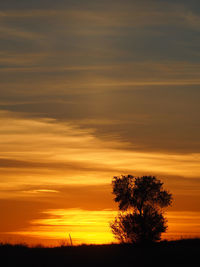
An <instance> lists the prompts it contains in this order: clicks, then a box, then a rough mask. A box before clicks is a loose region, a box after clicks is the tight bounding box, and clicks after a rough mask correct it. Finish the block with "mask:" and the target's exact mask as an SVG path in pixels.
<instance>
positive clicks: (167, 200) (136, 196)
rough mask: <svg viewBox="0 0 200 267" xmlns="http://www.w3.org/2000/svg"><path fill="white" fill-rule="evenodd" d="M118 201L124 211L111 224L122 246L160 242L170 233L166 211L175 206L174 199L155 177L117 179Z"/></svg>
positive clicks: (114, 179)
mask: <svg viewBox="0 0 200 267" xmlns="http://www.w3.org/2000/svg"><path fill="white" fill-rule="evenodd" d="M112 186H113V194H115V199H114V200H115V201H116V202H118V203H119V210H120V211H121V212H120V213H119V215H118V216H117V217H116V218H115V220H114V221H113V222H112V223H111V229H112V232H113V234H114V235H115V237H116V238H117V239H119V240H120V242H131V243H147V242H153V241H157V240H160V238H161V234H162V233H163V232H165V231H166V229H167V224H166V219H165V218H164V217H163V208H164V207H167V206H169V205H171V202H172V195H171V194H170V193H169V192H168V191H166V190H164V189H163V187H162V186H163V183H162V182H161V181H160V180H158V179H157V178H156V177H153V176H143V177H138V178H134V177H133V176H132V175H127V176H121V177H114V178H113V181H112Z"/></svg>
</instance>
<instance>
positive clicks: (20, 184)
mask: <svg viewBox="0 0 200 267" xmlns="http://www.w3.org/2000/svg"><path fill="white" fill-rule="evenodd" d="M199 33H200V2H199V1H198V0H190V1H188V0H187V1H186V0H173V1H172V0H168V1H166V0H140V1H139V0H136V1H133V0H132V1H130V0H115V1H114V0H106V1H105V0H101V1H97V0H93V1H92V0H84V1H78V0H65V1H64V0H57V1H54V0H29V1H27V0H19V1H16V0H2V1H0V121H1V127H0V218H1V219H0V241H1V242H10V243H16V242H27V243H28V244H38V243H40V244H45V245H55V244H58V245H59V244H64V243H68V242H69V240H70V239H69V235H70V236H71V238H72V241H73V243H74V244H81V243H87V244H90V243H100V244H101V243H110V242H115V240H114V237H113V235H112V233H111V230H110V227H109V223H110V222H111V221H112V220H113V219H114V217H115V216H116V214H117V209H118V207H117V205H116V203H114V200H113V198H114V196H113V195H112V187H111V181H112V178H113V176H118V175H121V174H123V175H126V174H132V175H134V176H141V175H155V176H157V177H158V178H159V179H160V180H161V181H163V182H164V187H165V188H166V189H168V190H170V192H171V193H172V194H173V205H172V207H170V208H169V209H168V210H167V211H166V216H167V219H168V226H169V227H168V231H167V232H166V233H165V234H164V235H163V238H168V239H171V238H181V237H200V197H199V196H200V139H199V136H200V120H199V115H200V105H199V99H200V78H199V77H200V75H199V72H200V52H199V51H200V49H199V48H200V34H199Z"/></svg>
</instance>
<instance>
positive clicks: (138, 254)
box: [0, 239, 200, 267]
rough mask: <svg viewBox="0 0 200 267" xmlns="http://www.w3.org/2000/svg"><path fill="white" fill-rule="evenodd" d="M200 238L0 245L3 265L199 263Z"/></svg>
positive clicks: (152, 264) (194, 264)
mask: <svg viewBox="0 0 200 267" xmlns="http://www.w3.org/2000/svg"><path fill="white" fill-rule="evenodd" d="M199 253H200V239H183V240H177V241H162V242H159V243H156V244H153V245H149V246H133V245H128V244H126V245H118V244H111V245H81V246H73V247H70V246H66V247H54V248H45V247H32V248H30V247H27V246H25V245H9V244H1V245H0V258H1V262H2V263H3V265H2V264H1V266H4V267H8V266H9V267H10V266H13V267H18V266H27V267H33V266H38V267H40V266H43V267H44V266H56V267H61V266H111V265H112V266H140V267H141V266H163V267H164V266H170V267H173V266H188V267H190V266H199Z"/></svg>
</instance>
